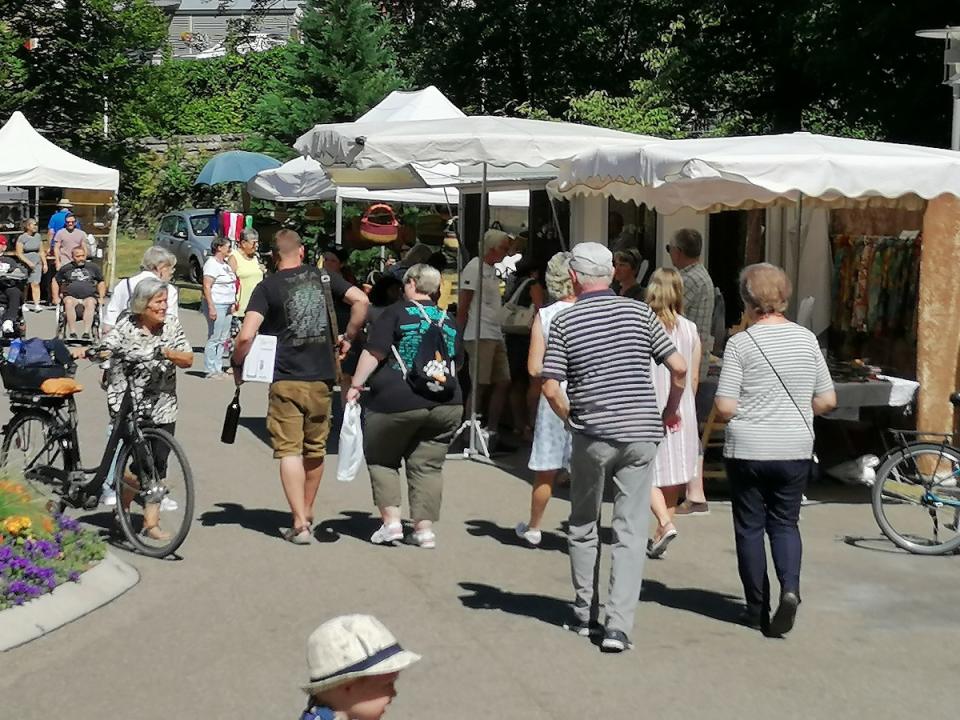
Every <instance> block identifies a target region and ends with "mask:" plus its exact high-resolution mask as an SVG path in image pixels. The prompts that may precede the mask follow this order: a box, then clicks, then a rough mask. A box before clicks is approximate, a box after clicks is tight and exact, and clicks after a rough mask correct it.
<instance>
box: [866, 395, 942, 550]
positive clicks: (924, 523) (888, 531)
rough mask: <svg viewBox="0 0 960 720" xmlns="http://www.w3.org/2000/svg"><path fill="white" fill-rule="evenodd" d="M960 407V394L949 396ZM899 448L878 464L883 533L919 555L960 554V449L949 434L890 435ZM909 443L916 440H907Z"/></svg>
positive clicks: (874, 492)
mask: <svg viewBox="0 0 960 720" xmlns="http://www.w3.org/2000/svg"><path fill="white" fill-rule="evenodd" d="M950 402H952V403H953V404H954V406H958V405H960V393H954V394H953V395H951V396H950ZM888 432H889V433H890V434H891V435H892V436H893V438H894V439H895V441H896V445H895V446H894V447H891V448H890V449H889V450H887V452H886V453H884V455H883V456H882V457H881V458H879V459H878V460H875V461H872V462H869V463H868V467H869V466H874V467H876V471H875V472H876V479H875V480H873V482H872V483H871V484H872V489H871V499H872V505H873V515H874V517H875V518H876V521H877V524H878V525H879V526H880V530H881V531H882V532H883V534H884V535H886V536H887V538H889V539H890V541H891V542H892V543H893V544H894V545H896V546H897V547H899V548H902V549H903V550H906V551H908V552H911V553H915V554H917V555H945V554H948V553H952V552H955V551H957V550H958V549H960V448H957V447H956V446H955V445H954V444H953V436H952V435H951V434H950V433H928V432H917V431H910V430H889V431H888ZM908 438H912V439H909V440H908Z"/></svg>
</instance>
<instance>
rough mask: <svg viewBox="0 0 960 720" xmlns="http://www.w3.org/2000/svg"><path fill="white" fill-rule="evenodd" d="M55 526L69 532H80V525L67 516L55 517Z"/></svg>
mask: <svg viewBox="0 0 960 720" xmlns="http://www.w3.org/2000/svg"><path fill="white" fill-rule="evenodd" d="M57 524H58V525H59V526H60V529H61V530H68V531H70V532H77V531H79V530H80V523H78V522H77V521H76V520H74V519H73V518H72V517H70V516H69V515H57Z"/></svg>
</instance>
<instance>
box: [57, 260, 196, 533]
mask: <svg viewBox="0 0 960 720" xmlns="http://www.w3.org/2000/svg"><path fill="white" fill-rule="evenodd" d="M96 351H97V352H101V353H109V354H111V355H112V356H113V357H114V360H113V361H112V362H111V364H110V368H109V370H108V371H107V407H108V409H109V411H110V416H111V418H115V417H116V416H117V414H118V413H119V412H120V408H121V404H122V402H123V400H124V396H125V394H126V391H127V386H128V383H129V385H130V390H131V396H132V400H133V407H134V410H135V411H136V414H137V416H138V417H139V419H141V420H144V421H147V422H148V423H149V424H150V425H152V426H154V427H157V428H159V429H160V430H163V431H165V432H167V433H169V434H170V435H173V434H174V429H175V427H176V421H177V368H188V367H190V366H191V365H192V364H193V349H192V347H191V345H190V341H189V340H187V336H186V334H185V333H184V331H183V328H182V327H181V325H180V321H179V320H177V318H172V317H168V316H167V283H166V282H164V281H162V280H160V279H158V278H146V279H144V280H142V281H140V282H139V283H138V284H137V285H136V286H135V287H134V288H133V293H132V294H131V297H130V307H129V313H128V314H126V315H121V316H120V318H119V319H118V321H117V324H116V326H114V328H113V329H112V330H111V331H110V332H109V333H108V334H107V335H106V336H105V337H104V338H103V339H102V340H101V341H100V343H99V344H98V345H97V347H96ZM84 352H85V351H84V350H83V349H82V348H78V349H77V350H76V351H74V353H75V354H76V355H77V356H78V357H82V355H83V354H84ZM153 437H154V438H155V437H156V436H153ZM150 444H151V447H152V450H153V452H152V454H153V463H154V466H155V469H156V474H157V476H159V477H164V476H165V475H166V471H167V458H168V456H169V452H170V447H169V445H167V444H166V443H164V442H159V441H157V440H156V439H152V440H150ZM118 470H119V469H118ZM138 470H139V468H138V467H137V463H136V461H134V462H132V463H131V465H130V466H129V467H126V468H124V469H123V470H122V477H118V478H117V486H118V488H119V496H120V497H119V502H120V507H121V510H123V511H126V510H127V509H128V508H129V507H130V504H131V502H132V501H133V500H134V498H135V497H136V496H137V495H138V494H140V492H141V489H142V488H141V484H140V481H139V479H138V477H137V476H138ZM118 474H119V473H118ZM162 499H163V498H162V497H152V496H151V493H149V492H148V493H146V496H145V498H144V499H143V526H142V528H141V529H140V535H141V536H142V537H144V538H145V539H149V540H154V541H157V542H162V541H164V540H167V539H168V535H167V533H165V532H164V531H163V530H162V529H161V528H160V509H161V505H160V503H161V501H162Z"/></svg>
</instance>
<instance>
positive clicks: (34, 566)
mask: <svg viewBox="0 0 960 720" xmlns="http://www.w3.org/2000/svg"><path fill="white" fill-rule="evenodd" d="M105 554H106V545H105V544H104V543H103V541H102V540H101V539H100V538H99V536H98V535H97V534H96V533H95V532H92V531H90V530H84V529H82V528H81V527H80V525H79V523H77V521H76V520H74V519H73V518H71V517H68V516H66V515H51V514H50V513H49V512H47V511H46V510H45V509H44V508H43V506H42V504H41V503H40V502H39V501H38V500H36V499H34V498H33V497H32V496H31V495H30V493H29V491H28V490H27V489H26V488H25V487H24V485H23V484H22V483H20V482H17V481H16V480H10V479H5V480H0V610H3V609H5V608H8V607H11V606H13V605H22V604H23V603H25V602H27V601H28V600H32V599H33V598H35V597H38V596H40V595H43V594H45V593H48V592H50V591H51V590H53V589H54V588H55V587H57V585H60V584H61V583H64V582H68V581H76V580H77V579H78V578H79V577H80V573H82V572H83V571H84V570H87V569H88V568H89V567H91V566H92V565H93V564H95V563H97V562H99V561H100V560H102V559H103V557H104V555H105Z"/></svg>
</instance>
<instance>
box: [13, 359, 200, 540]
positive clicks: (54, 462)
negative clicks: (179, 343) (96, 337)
mask: <svg viewBox="0 0 960 720" xmlns="http://www.w3.org/2000/svg"><path fill="white" fill-rule="evenodd" d="M87 357H88V358H91V359H93V357H94V356H93V354H92V353H90V352H88V353H87ZM98 357H103V356H102V355H100V356H98ZM111 360H112V361H119V362H121V364H123V366H124V372H125V374H126V375H127V379H128V382H127V389H126V392H125V393H124V395H123V399H122V401H121V404H120V408H119V411H118V412H117V413H116V415H115V416H114V418H113V420H112V425H111V430H110V435H109V437H108V439H107V444H106V447H105V448H104V451H103V456H102V457H101V459H100V463H99V464H98V465H97V466H96V467H94V468H84V467H82V465H81V459H80V440H79V437H78V434H77V427H78V414H77V406H76V401H75V399H74V394H69V395H66V396H51V395H46V394H44V393H42V392H39V391H36V390H30V389H21V388H16V387H12V388H11V387H9V385H10V383H8V382H7V375H6V374H5V375H4V383H5V385H7V386H8V389H7V393H8V395H9V397H10V404H11V410H12V412H13V417H12V418H11V419H10V421H9V422H7V424H6V425H5V426H4V427H3V430H2V432H3V443H2V445H0V470H5V469H7V468H10V469H11V470H12V469H16V470H18V471H22V473H23V477H24V481H25V482H26V484H27V485H28V486H30V488H31V489H32V490H33V491H34V492H35V493H36V494H37V495H38V496H39V497H41V498H45V499H47V505H48V507H49V508H50V509H52V510H55V511H57V512H62V511H63V510H64V509H65V508H66V507H67V506H70V507H74V508H79V509H84V510H92V509H93V508H95V507H96V506H97V505H98V503H99V498H100V495H101V491H102V489H103V487H104V485H105V481H106V480H107V479H108V478H111V481H110V483H109V484H108V487H112V488H113V490H114V491H115V492H116V498H117V502H116V511H115V512H116V520H117V525H119V529H120V530H121V531H122V533H123V535H124V536H125V537H126V539H127V541H128V542H129V543H130V545H132V546H133V547H134V549H135V550H137V551H139V552H141V553H143V554H144V555H147V556H150V557H155V558H164V557H167V556H168V555H171V554H173V553H174V552H176V550H177V549H178V548H179V547H180V545H182V544H183V541H184V540H185V539H186V537H187V533H188V532H189V531H190V520H191V518H192V517H193V504H194V489H193V472H192V471H191V469H190V463H189V461H188V460H187V456H186V453H185V452H184V451H183V448H182V447H181V446H180V444H179V443H178V442H177V441H176V440H175V439H174V437H173V436H172V435H170V433H168V432H166V431H165V430H161V429H160V428H156V427H151V426H150V425H149V424H147V423H143V422H141V420H140V417H139V415H140V414H139V412H137V410H136V408H135V402H134V395H133V391H132V387H133V380H132V378H131V374H130V368H132V367H133V366H134V365H136V363H137V361H136V360H125V359H124V358H123V357H122V356H121V355H118V354H117V353H113V354H112V358H111ZM0 362H2V361H0ZM7 366H8V365H7V364H6V363H4V367H7ZM75 367H76V366H75V365H74V366H73V368H72V369H73V370H75ZM0 369H3V368H0ZM149 506H154V507H152V508H150V509H149V513H150V514H151V515H158V514H159V515H160V516H161V517H162V518H163V522H164V527H165V529H166V530H168V531H169V532H162V533H161V534H162V535H163V536H162V537H156V536H154V535H151V534H149V532H150V530H151V528H152V527H154V526H152V525H151V526H150V527H145V519H146V517H147V515H148V507H149ZM157 506H159V507H157ZM137 508H139V510H137ZM174 525H175V526H176V529H175V530H174V529H173V527H174ZM144 531H146V532H144ZM160 532H161V531H158V533H160Z"/></svg>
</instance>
